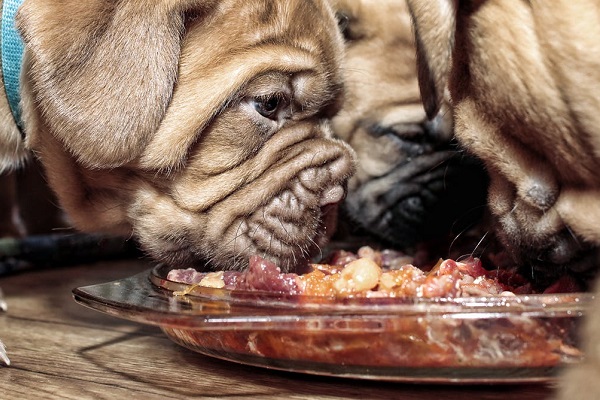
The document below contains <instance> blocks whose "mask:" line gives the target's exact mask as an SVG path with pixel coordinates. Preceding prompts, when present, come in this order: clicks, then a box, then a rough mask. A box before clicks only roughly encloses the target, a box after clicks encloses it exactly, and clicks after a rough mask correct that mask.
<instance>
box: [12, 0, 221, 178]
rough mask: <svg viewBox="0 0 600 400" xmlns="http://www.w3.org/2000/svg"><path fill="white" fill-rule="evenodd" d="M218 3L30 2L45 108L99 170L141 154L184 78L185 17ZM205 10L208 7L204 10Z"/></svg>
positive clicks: (36, 81) (24, 19)
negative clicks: (181, 68) (181, 57)
mask: <svg viewBox="0 0 600 400" xmlns="http://www.w3.org/2000/svg"><path fill="white" fill-rule="evenodd" d="M212 3H215V0H195V1H194V0H156V1H151V2H145V1H142V2H140V1H135V0H122V1H103V0H86V1H80V0H63V1H50V2H46V1H39V0H26V1H25V2H24V4H23V5H22V7H21V8H20V10H19V13H18V15H17V26H18V28H19V30H20V32H21V34H22V36H23V39H24V42H25V44H26V52H27V53H26V54H27V60H28V63H29V65H28V70H27V73H28V79H29V80H30V81H31V83H32V87H33V90H34V92H35V93H34V94H35V96H36V101H37V104H38V107H39V110H40V111H41V113H43V115H44V116H45V120H46V121H47V123H48V125H49V127H50V128H51V130H52V132H53V133H54V135H56V137H57V138H58V139H59V140H60V141H61V142H62V143H63V144H64V145H65V146H66V147H67V148H68V150H69V151H70V152H71V153H72V154H73V155H74V156H75V158H76V159H77V160H78V161H79V162H81V163H83V164H84V165H86V166H88V167H92V168H100V167H102V168H106V167H116V166H119V165H122V164H124V163H127V162H129V161H131V160H133V159H135V158H136V157H138V156H139V154H140V153H141V151H143V149H144V147H145V145H146V144H147V143H148V142H149V140H150V139H151V135H152V133H153V132H154V131H155V130H156V129H157V128H158V126H159V124H160V122H161V120H162V118H163V116H164V113H165V111H166V108H167V106H168V104H169V101H170V98H171V96H172V92H173V87H174V84H175V81H176V79H177V69H178V59H179V53H180V41H181V37H182V35H183V32H184V29H185V27H184V25H185V17H184V15H185V12H186V11H187V10H189V9H192V8H194V11H199V12H200V13H201V11H202V9H208V8H209V7H212V6H211V4H212ZM198 9H200V10H198Z"/></svg>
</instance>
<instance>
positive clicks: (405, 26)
mask: <svg viewBox="0 0 600 400" xmlns="http://www.w3.org/2000/svg"><path fill="white" fill-rule="evenodd" d="M332 3H333V6H334V8H335V10H336V13H337V15H338V19H339V20H340V27H341V29H342V31H343V33H344V36H345V39H346V56H345V59H344V77H345V82H346V101H345V102H344V106H343V108H342V110H341V111H340V113H339V114H338V115H337V116H336V117H335V118H334V120H333V122H334V124H333V125H334V131H335V133H336V134H337V135H339V136H340V137H341V138H343V139H344V140H346V141H347V142H348V143H350V145H351V146H352V147H353V148H354V150H355V151H356V153H357V158H358V165H357V173H356V174H355V175H354V176H353V177H352V178H351V179H350V183H349V190H348V196H347V198H346V201H345V202H344V208H345V211H347V213H348V214H349V216H350V218H351V219H352V220H353V221H354V222H355V223H356V224H357V225H359V226H360V227H362V228H364V230H366V231H367V232H368V233H370V234H372V235H374V236H376V238H377V239H379V240H384V241H386V242H387V244H388V245H389V244H392V245H394V246H396V247H400V248H404V249H405V248H407V247H408V246H411V245H414V244H415V243H419V242H422V241H423V240H427V239H432V238H436V239H438V238H441V237H443V236H444V234H446V233H448V232H449V231H450V230H454V231H455V232H454V233H455V234H456V233H457V232H460V231H461V230H462V229H464V227H465V226H466V225H467V224H468V223H469V222H472V221H473V220H474V219H475V218H474V217H476V216H477V215H478V214H479V213H480V212H481V211H482V210H483V209H484V205H485V188H486V186H485V174H484V171H483V167H482V166H481V165H478V164H477V165H476V164H475V163H473V162H472V160H471V159H469V158H468V157H464V154H462V153H460V152H459V151H458V149H457V147H456V146H455V145H454V144H453V143H452V139H453V132H452V120H451V115H450V113H447V112H445V111H442V112H440V113H439V114H438V115H437V117H436V118H435V120H434V121H433V122H429V121H428V119H427V116H426V115H425V112H424V111H423V106H422V104H421V100H420V94H419V86H418V81H417V67H416V60H415V45H414V36H413V32H412V28H411V20H410V15H409V13H408V7H407V5H406V2H405V1H398V0H382V1H376V2H375V1H370V0H334V1H333V2H332ZM437 256H440V254H438V255H437Z"/></svg>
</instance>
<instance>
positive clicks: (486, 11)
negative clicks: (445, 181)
mask: <svg viewBox="0 0 600 400" xmlns="http://www.w3.org/2000/svg"><path fill="white" fill-rule="evenodd" d="M409 4H410V7H411V12H412V13H413V15H414V18H415V27H416V32H417V43H418V55H419V61H420V71H419V72H420V82H421V89H422V94H423V100H424V104H425V107H426V110H427V112H428V114H429V116H430V117H432V116H434V115H435V114H436V112H437V110H438V108H439V107H440V105H441V104H442V103H443V102H444V100H445V90H446V88H448V89H449V95H450V101H451V104H452V107H453V110H454V116H455V122H456V135H457V136H458V138H459V139H460V140H461V141H462V143H463V144H464V145H465V146H466V147H467V148H468V149H469V150H471V151H472V152H473V153H474V154H476V155H477V156H479V157H480V158H481V159H483V160H484V161H485V163H486V165H487V167H488V169H489V171H490V173H491V175H492V182H491V189H490V192H489V205H490V209H491V210H492V212H493V213H494V214H495V215H496V217H497V218H498V221H499V222H500V224H499V229H498V231H499V233H500V235H501V237H502V238H503V240H504V242H505V243H506V244H507V245H508V246H509V247H510V248H511V249H512V250H513V253H514V254H515V255H516V256H517V257H518V258H519V259H520V260H521V261H522V262H524V263H531V264H532V265H534V266H535V265H537V266H538V268H539V269H540V271H539V272H542V273H547V272H548V269H551V268H556V269H557V271H556V273H559V272H561V271H560V270H562V269H563V268H571V269H578V270H581V269H585V268H589V267H594V268H597V267H598V264H597V256H596V251H595V250H594V249H595V248H596V247H597V246H598V245H599V244H600V173H599V171H600V113H599V112H598V110H599V109H600V97H598V92H599V91H600V45H598V37H600V1H591V0H581V1H562V0H561V1H552V2H548V1H543V0H533V1H523V0H510V1H506V0H487V1H486V0H484V1H454V0H447V1H435V2H431V1H428V0H409ZM586 256H589V258H588V260H587V262H586V260H585V258H586ZM599 297H600V296H599ZM599 302H600V300H599ZM597 309H600V304H598V307H597ZM587 324H588V328H587V329H586V330H585V332H586V335H587V345H586V346H587V350H588V352H587V355H588V360H587V361H586V362H585V363H584V364H582V365H581V366H579V367H577V368H576V369H573V370H572V371H571V372H570V373H569V375H568V376H567V377H566V378H565V379H564V380H563V382H562V385H563V390H562V391H561V394H560V397H561V398H564V399H573V398H577V399H597V398H599V397H600V381H599V380H598V379H597V378H598V376H599V375H600V353H599V352H598V345H597V341H598V338H599V337H600V320H599V314H598V313H596V312H593V313H592V315H591V317H590V318H589V320H588V322H587Z"/></svg>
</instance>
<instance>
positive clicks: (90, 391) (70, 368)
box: [0, 261, 551, 400]
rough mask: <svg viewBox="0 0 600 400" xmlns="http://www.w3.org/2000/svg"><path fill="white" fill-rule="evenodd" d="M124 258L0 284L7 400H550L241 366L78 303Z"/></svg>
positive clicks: (119, 273) (509, 391)
mask: <svg viewBox="0 0 600 400" xmlns="http://www.w3.org/2000/svg"><path fill="white" fill-rule="evenodd" d="M149 267H150V265H148V264H145V263H143V262H139V261H120V262H111V263H98V264H92V265H83V266H75V267H67V268H61V269H53V270H43V271H30V272H26V273H22V274H19V275H12V276H8V277H4V278H1V279H0V287H1V288H2V289H3V291H4V294H5V297H6V300H7V303H8V311H7V312H6V313H4V314H0V339H2V340H3V341H4V343H5V345H6V346H7V350H8V355H9V357H10V359H11V362H12V364H11V366H10V367H0V399H78V400H79V399H125V398H127V399H138V398H139V399H186V398H204V399H216V398H219V399H233V398H251V399H419V400H427V399H435V400H454V399H457V400H458V399H461V400H462V399H467V400H485V399H502V400H506V399H510V400H518V399H536V400H537V399H545V398H547V397H549V395H550V394H551V388H549V387H547V386H544V385H530V386H481V387H476V386H436V385H429V386H427V385H406V384H390V383H379V382H370V381H358V380H344V379H332V378H326V377H315V376H308V375H301V374H293V373H284V372H277V371H272V370H267V369H261V368H254V367H247V366H241V365H237V364H234V363H230V362H226V361H220V360H216V359H212V358H209V357H205V356H202V355H199V354H196V353H193V352H191V351H189V350H186V349H184V348H182V347H179V346H177V345H175V344H174V343H172V342H171V341H170V340H168V339H167V338H166V337H165V336H163V334H162V333H161V331H160V330H159V329H158V328H155V327H149V326H144V325H141V324H137V323H133V322H128V321H123V320H120V319H117V318H114V317H111V316H108V315H104V314H101V313H99V312H96V311H93V310H90V309H87V308H85V307H82V306H81V305H79V304H77V303H75V302H74V300H73V298H72V295H71V290H72V289H73V288H75V287H78V286H85V285H91V284H95V283H102V282H106V281H110V280H114V279H118V278H122V277H126V276H129V275H133V274H135V273H137V272H140V271H143V270H145V269H147V268H149Z"/></svg>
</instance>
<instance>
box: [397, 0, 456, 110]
mask: <svg viewBox="0 0 600 400" xmlns="http://www.w3.org/2000/svg"><path fill="white" fill-rule="evenodd" d="M458 1H459V0H408V7H409V10H410V14H411V16H412V19H413V27H414V32H415V42H416V48H417V67H418V78H419V87H420V90H421V99H422V101H423V105H424V107H425V112H426V113H427V117H428V118H429V119H433V118H434V117H435V116H436V115H437V113H438V112H439V110H440V107H441V105H442V101H443V98H444V91H445V89H446V85H447V79H448V73H449V71H450V63H451V62H452V60H451V56H452V49H453V47H454V30H455V27H456V8H457V6H458V4H457V3H458Z"/></svg>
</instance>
